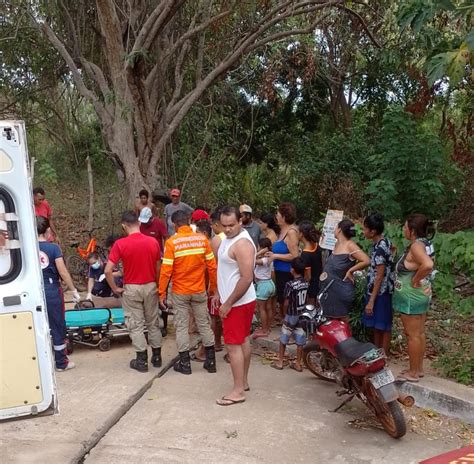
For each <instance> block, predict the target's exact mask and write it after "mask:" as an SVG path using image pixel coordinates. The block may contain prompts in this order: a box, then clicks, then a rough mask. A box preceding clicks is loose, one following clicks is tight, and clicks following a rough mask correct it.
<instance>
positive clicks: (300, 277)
mask: <svg viewBox="0 0 474 464" xmlns="http://www.w3.org/2000/svg"><path fill="white" fill-rule="evenodd" d="M305 267H306V264H305V262H304V261H303V259H302V258H301V257H298V258H294V259H293V260H292V261H291V274H292V276H293V280H290V281H289V282H287V284H286V285H285V293H284V296H285V300H284V302H283V311H284V314H285V317H284V319H283V325H282V327H281V333H280V349H279V353H278V361H276V362H274V363H273V364H272V367H274V368H275V369H278V370H281V369H283V357H284V356H285V351H286V345H288V342H289V341H290V337H291V336H292V335H293V337H294V339H295V343H296V346H297V348H296V361H295V362H294V363H293V364H291V365H290V367H291V368H292V369H294V370H295V371H298V372H302V371H303V367H302V365H301V360H302V358H303V347H304V346H305V345H306V333H305V331H304V329H303V328H302V327H301V325H300V323H299V318H300V315H301V314H302V313H303V311H304V308H305V305H306V296H307V293H308V289H309V283H308V282H307V281H306V280H305V279H304V271H305Z"/></svg>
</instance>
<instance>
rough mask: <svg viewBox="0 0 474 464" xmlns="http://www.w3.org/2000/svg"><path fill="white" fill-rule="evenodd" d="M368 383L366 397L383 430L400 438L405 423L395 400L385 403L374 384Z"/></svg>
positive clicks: (405, 430) (405, 428)
mask: <svg viewBox="0 0 474 464" xmlns="http://www.w3.org/2000/svg"><path fill="white" fill-rule="evenodd" d="M367 383H368V390H367V392H366V395H365V396H366V398H367V401H368V402H369V405H370V407H371V408H372V410H373V411H374V413H375V415H376V416H377V419H378V420H379V421H380V423H381V424H382V427H383V428H384V430H385V431H386V432H387V433H388V434H389V435H390V436H391V437H392V438H401V437H403V435H405V434H406V432H407V424H406V420H405V416H404V415H403V412H402V409H401V408H400V405H399V404H398V402H397V400H395V401H390V402H389V403H385V402H384V401H383V400H382V398H381V397H380V395H379V394H378V392H377V390H376V389H375V388H374V386H373V385H372V384H371V383H370V382H367Z"/></svg>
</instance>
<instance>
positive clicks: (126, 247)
mask: <svg viewBox="0 0 474 464" xmlns="http://www.w3.org/2000/svg"><path fill="white" fill-rule="evenodd" d="M160 259H161V253H160V247H159V246H158V242H157V241H156V240H155V239H154V238H151V237H147V236H146V235H143V234H141V233H139V232H136V233H133V234H130V235H129V236H127V237H124V238H120V239H119V240H117V241H116V242H115V243H114V245H113V246H112V249H111V250H110V254H109V261H111V262H112V263H114V264H118V263H119V261H122V264H123V283H124V284H137V285H143V284H148V283H150V282H156V277H157V275H156V263H157V261H159V260H160Z"/></svg>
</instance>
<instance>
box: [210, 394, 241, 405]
mask: <svg viewBox="0 0 474 464" xmlns="http://www.w3.org/2000/svg"><path fill="white" fill-rule="evenodd" d="M219 401H228V403H220V402H219ZM239 403H245V398H243V399H241V400H232V399H230V398H226V397H225V396H223V397H222V398H221V399H220V400H216V404H217V405H219V406H233V405H234V404H239Z"/></svg>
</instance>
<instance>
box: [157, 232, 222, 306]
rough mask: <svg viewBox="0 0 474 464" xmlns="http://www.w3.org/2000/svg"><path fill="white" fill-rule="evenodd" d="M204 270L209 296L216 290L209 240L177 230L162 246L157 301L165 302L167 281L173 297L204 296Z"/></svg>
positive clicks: (215, 267) (212, 256) (215, 268)
mask: <svg viewBox="0 0 474 464" xmlns="http://www.w3.org/2000/svg"><path fill="white" fill-rule="evenodd" d="M206 269H207V271H208V273H209V290H210V293H211V294H212V293H214V292H215V290H216V287H217V265H216V260H215V258H214V253H213V252H212V249H211V245H210V243H209V240H208V239H207V237H205V236H204V235H202V234H198V233H196V232H193V229H191V227H189V226H181V227H180V228H179V229H178V232H177V233H176V234H175V235H173V236H172V237H170V238H169V239H168V240H166V243H165V253H164V255H163V261H162V263H161V271H160V283H159V293H160V299H161V300H163V299H165V297H166V290H167V288H168V284H169V281H170V279H171V282H172V285H173V293H178V294H181V295H190V294H192V293H202V292H205V291H206Z"/></svg>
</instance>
